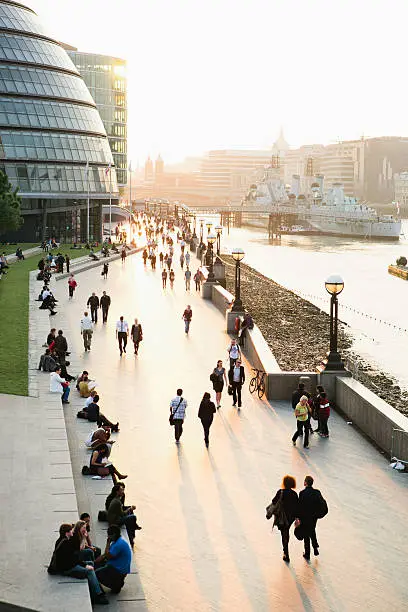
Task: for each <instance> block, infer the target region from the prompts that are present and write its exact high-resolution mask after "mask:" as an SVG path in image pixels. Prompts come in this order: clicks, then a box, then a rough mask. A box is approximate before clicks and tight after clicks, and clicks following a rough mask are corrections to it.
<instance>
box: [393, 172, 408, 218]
mask: <svg viewBox="0 0 408 612" xmlns="http://www.w3.org/2000/svg"><path fill="white" fill-rule="evenodd" d="M394 189H395V195H394V198H395V202H396V203H397V205H398V207H399V209H400V210H401V212H402V213H404V215H406V213H407V212H408V172H407V171H406V172H400V173H399V174H395V176H394Z"/></svg>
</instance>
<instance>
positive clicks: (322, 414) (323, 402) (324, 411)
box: [319, 391, 330, 438]
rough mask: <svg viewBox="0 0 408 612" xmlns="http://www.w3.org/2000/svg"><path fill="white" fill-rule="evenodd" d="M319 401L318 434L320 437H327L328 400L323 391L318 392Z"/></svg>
mask: <svg viewBox="0 0 408 612" xmlns="http://www.w3.org/2000/svg"><path fill="white" fill-rule="evenodd" d="M319 401H320V403H319V424H320V431H319V435H320V436H321V437H322V438H328V437H329V428H328V427H327V421H328V420H329V416H330V402H329V400H328V399H327V395H326V393H325V392H324V391H322V392H321V393H320V400H319Z"/></svg>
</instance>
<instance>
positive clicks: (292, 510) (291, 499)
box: [266, 474, 299, 563]
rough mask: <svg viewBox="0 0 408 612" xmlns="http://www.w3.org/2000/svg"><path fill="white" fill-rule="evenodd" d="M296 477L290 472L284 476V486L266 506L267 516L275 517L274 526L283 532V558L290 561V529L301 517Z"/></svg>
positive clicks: (287, 561) (268, 517)
mask: <svg viewBox="0 0 408 612" xmlns="http://www.w3.org/2000/svg"><path fill="white" fill-rule="evenodd" d="M294 489H296V479H295V478H294V477H293V476H290V475H289V474H286V476H284V477H283V480H282V487H281V488H280V489H279V490H278V491H277V492H276V495H275V497H274V498H273V500H272V503H271V504H270V505H269V506H268V507H267V508H266V518H267V519H268V520H269V519H270V518H272V516H273V517H274V520H273V526H275V525H276V526H277V528H278V529H279V531H280V532H281V538H282V547H283V560H284V561H285V562H286V563H289V561H290V558H289V530H290V527H291V525H292V523H293V522H294V521H295V519H297V518H298V517H299V498H298V494H297V493H296V491H295V490H294Z"/></svg>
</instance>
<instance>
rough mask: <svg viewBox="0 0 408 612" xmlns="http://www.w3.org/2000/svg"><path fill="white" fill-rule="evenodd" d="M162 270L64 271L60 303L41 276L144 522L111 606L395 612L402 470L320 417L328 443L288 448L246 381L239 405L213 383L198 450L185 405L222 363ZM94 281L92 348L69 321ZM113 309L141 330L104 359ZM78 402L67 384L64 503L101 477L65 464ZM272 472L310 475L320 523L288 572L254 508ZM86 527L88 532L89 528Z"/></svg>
mask: <svg viewBox="0 0 408 612" xmlns="http://www.w3.org/2000/svg"><path fill="white" fill-rule="evenodd" d="M175 259H176V260H177V255H176V258H175ZM193 261H195V260H193ZM174 268H175V272H176V282H175V289H174V290H173V291H171V290H170V289H169V288H168V289H167V290H165V291H163V290H162V288H161V281H160V269H159V268H158V269H157V270H156V272H153V271H152V270H151V269H150V268H149V267H147V268H146V270H144V269H143V262H142V259H141V256H140V255H136V256H133V257H129V258H127V261H126V263H125V264H124V265H123V264H121V262H115V263H113V264H112V265H111V266H110V272H109V278H108V280H107V281H106V282H105V281H103V279H102V278H101V276H100V274H99V271H98V269H96V270H91V271H88V272H85V273H83V274H80V275H78V277H77V280H78V283H79V287H78V289H77V291H76V293H75V297H74V299H73V300H72V301H69V300H68V298H67V295H66V288H65V284H64V285H63V284H60V283H58V284H57V285H56V293H57V296H58V298H59V299H60V302H59V305H58V306H59V309H58V310H59V313H58V315H57V316H56V317H52V318H51V321H52V323H53V326H55V327H57V328H58V327H60V326H61V327H62V328H63V329H64V330H65V332H66V335H67V336H68V340H69V342H70V345H71V350H72V359H71V361H72V364H73V366H72V367H71V368H70V369H71V370H73V369H74V371H76V370H77V369H78V370H82V369H84V368H86V369H88V370H89V371H90V373H91V375H92V376H93V377H94V378H96V380H97V382H98V389H99V390H100V394H101V402H100V403H101V407H102V409H103V412H105V413H106V415H107V416H109V417H110V418H112V420H114V421H116V420H119V421H120V424H121V432H120V434H118V436H116V438H117V440H118V443H117V444H116V445H115V447H114V449H113V454H112V458H113V461H114V463H115V464H116V465H117V466H118V468H119V469H120V470H123V471H125V472H126V473H128V474H129V478H128V479H127V481H126V486H127V499H128V501H129V502H130V503H136V504H137V514H138V518H139V522H140V524H141V525H142V526H143V530H142V531H141V532H139V533H138V535H137V540H136V547H135V561H136V566H137V568H138V572H139V575H137V574H135V575H134V576H130V577H129V578H128V582H127V587H126V589H124V590H123V591H122V593H121V595H120V598H121V601H119V602H118V603H117V604H116V606H117V609H118V610H119V609H120V610H121V611H122V610H124V611H125V612H127V610H129V611H130V610H132V611H133V610H135V609H138V608H136V607H135V606H144V602H143V597H146V601H147V605H148V608H149V609H151V610H157V611H160V612H161V611H162V610H166V611H167V610H168V611H172V610H174V611H176V610H177V611H190V610H193V609H194V610H195V611H200V612H201V611H207V610H220V611H221V610H223V611H224V610H225V611H230V610H232V609H239V610H240V611H247V610H248V611H249V610H253V611H256V612H264V611H265V612H266V611H267V610H272V609H276V610H285V611H287V610H289V611H296V612H298V611H299V612H300V611H302V610H316V611H317V610H318V611H319V612H320V611H326V610H330V611H336V612H337V611H338V612H340V611H341V612H343V611H344V612H349V611H354V610H356V611H357V610H361V609H362V608H363V607H367V608H369V609H370V610H374V611H375V612H376V611H378V612H380V611H383V610H385V609H388V610H391V611H393V612H399V611H402V610H405V609H406V601H407V598H408V585H407V581H406V578H405V571H404V570H405V564H406V558H407V554H408V541H407V539H406V538H405V525H406V524H407V520H408V504H407V499H408V497H407V494H408V477H407V475H404V474H398V473H396V472H394V471H391V470H390V469H389V468H388V464H387V462H386V460H384V458H383V457H382V456H381V455H380V454H379V453H378V452H377V451H376V450H375V449H374V448H373V447H372V446H371V445H370V444H369V443H368V442H367V441H366V440H364V439H363V438H362V437H361V436H360V435H359V434H358V433H357V432H356V431H354V430H353V428H352V426H349V425H347V424H346V423H345V422H344V421H343V420H341V419H340V418H339V417H337V415H333V416H332V418H331V419H330V422H329V423H330V428H331V438H330V440H323V439H321V438H317V439H312V442H311V448H310V451H309V452H306V451H304V450H303V449H300V448H296V449H295V448H293V447H292V445H291V442H290V437H291V434H292V433H293V431H294V417H293V414H292V410H291V408H290V406H289V404H287V403H285V402H280V403H278V402H275V403H274V404H273V405H270V404H268V403H267V402H262V401H260V400H258V399H257V398H254V397H252V396H250V394H249V392H248V391H247V386H246V387H245V391H244V401H243V409H242V410H241V412H240V413H239V412H237V411H236V409H235V408H233V407H232V406H231V401H230V398H229V397H228V396H227V395H226V393H224V397H223V403H222V404H223V405H222V408H221V410H220V411H219V412H218V413H217V415H216V418H215V422H214V425H213V427H212V430H211V440H210V448H209V450H207V449H206V448H205V446H204V443H203V434H202V428H201V424H200V422H199V420H198V418H197V411H198V405H199V402H200V399H201V397H202V394H203V392H204V391H205V390H210V388H211V383H210V381H209V374H210V372H211V370H212V368H213V367H214V365H215V363H216V361H217V359H219V358H223V359H224V361H226V357H227V354H226V346H227V343H228V340H229V339H228V337H227V335H226V334H225V332H224V331H223V330H224V322H223V319H222V316H221V315H220V314H219V312H218V311H217V310H216V309H215V307H213V306H212V305H211V304H209V303H208V302H205V301H204V300H202V299H201V297H199V296H198V294H195V292H194V291H191V294H190V295H188V296H186V292H185V290H184V283H183V282H182V273H181V270H180V268H179V266H177V264H176V265H175V266H174ZM192 268H193V270H195V266H194V265H193V266H192ZM103 289H106V290H107V291H108V293H109V294H110V295H111V298H112V307H111V310H110V316H109V321H108V324H107V325H105V326H103V325H102V324H101V323H98V325H97V330H96V331H95V333H94V337H93V344H92V350H91V352H90V353H87V354H85V353H84V352H83V346H82V341H81V336H80V333H79V320H80V318H81V316H82V313H83V309H84V306H85V304H86V301H87V298H88V297H89V295H90V293H91V292H92V291H96V292H97V293H98V294H100V293H101V291H102V290H103ZM187 303H190V304H191V305H192V308H193V322H192V325H191V331H190V334H189V336H186V335H185V334H184V325H183V322H182V320H181V315H182V311H183V310H184V308H185V306H186V304H187ZM121 314H123V315H124V316H125V318H126V319H127V320H128V322H129V323H131V322H132V319H133V317H135V316H137V317H138V318H139V320H140V321H141V323H142V325H143V329H144V340H143V342H142V344H141V347H140V354H139V356H138V357H136V356H134V355H133V352H132V350H131V347H130V346H129V350H128V353H127V354H126V355H124V356H123V357H122V358H120V357H119V352H118V349H117V343H116V340H115V323H116V320H117V319H118V318H119V316H120V315H121ZM67 325H68V326H69V328H70V329H68V328H67ZM246 367H247V376H248V378H249V374H250V372H249V366H248V364H246ZM179 385H181V386H182V387H183V389H184V395H185V397H186V398H187V399H188V401H189V408H188V415H187V420H186V422H185V432H184V434H183V437H182V443H181V445H180V446H179V447H177V446H176V445H175V444H174V440H173V438H172V429H171V428H170V427H169V425H168V403H169V399H170V398H171V397H172V396H173V395H174V394H175V390H176V388H177V387H178V386H179ZM78 405H80V404H79V402H78V400H77V399H76V397H75V392H73V394H72V403H71V405H68V406H67V407H66V408H65V416H66V421H67V423H68V434H69V440H70V449H71V454H72V455H73V463H74V476H75V475H76V486H77V493H79V501H80V504H79V505H80V506H81V499H83V496H84V495H85V497H86V495H88V496H89V488H90V487H91V489H92V490H91V493H92V495H91V500H95V499H97V498H98V496H99V500H100V502H99V507H102V505H103V500H104V496H105V495H106V492H107V490H109V489H110V484H109V483H108V481H93V480H91V479H89V478H84V477H81V476H79V475H78V474H77V470H76V466H77V465H80V464H81V462H83V460H84V459H85V457H87V455H86V452H85V451H84V449H83V447H82V440H83V439H85V437H86V434H87V432H88V427H87V425H86V424H85V423H83V422H79V421H77V420H76V419H75V418H74V414H75V413H76V410H77V408H78ZM287 472H289V473H292V474H293V475H295V476H296V477H297V479H298V483H299V485H301V483H302V481H303V477H304V475H305V474H307V473H311V474H312V475H313V476H314V477H315V479H316V486H317V487H318V488H320V489H321V490H322V491H323V493H324V495H325V497H326V499H327V500H328V503H329V508H330V513H329V515H328V517H327V518H326V519H324V520H323V521H321V524H319V529H318V536H319V541H320V546H321V555H320V557H319V558H317V559H313V560H312V561H311V562H310V563H306V562H305V561H304V559H303V558H302V546H301V543H299V542H297V541H296V540H294V539H292V540H291V542H290V550H291V564H290V565H289V566H287V565H285V564H284V563H283V561H282V559H281V545H280V538H279V535H278V533H275V532H273V533H271V525H270V523H268V522H267V521H266V520H265V511H264V509H265V506H266V505H267V503H269V501H270V498H271V494H273V493H274V492H275V491H276V489H277V488H278V487H279V483H280V481H281V478H282V475H283V474H285V473H287ZM78 487H82V488H80V490H78ZM80 510H81V511H82V510H83V508H80ZM94 510H95V509H94ZM95 529H96V530H97V537H99V534H101V533H102V532H101V531H100V526H97V525H95ZM98 544H99V545H102V544H103V541H101V540H98ZM139 576H140V579H141V585H142V587H143V589H142V588H141V586H140V584H139V583H138V579H139ZM127 599H133V601H130V602H127V601H126V600H127ZM111 608H112V607H111ZM112 609H114V608H112Z"/></svg>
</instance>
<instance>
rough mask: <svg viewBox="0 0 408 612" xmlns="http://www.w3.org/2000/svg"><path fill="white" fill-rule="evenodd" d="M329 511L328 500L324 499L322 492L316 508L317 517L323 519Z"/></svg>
mask: <svg viewBox="0 0 408 612" xmlns="http://www.w3.org/2000/svg"><path fill="white" fill-rule="evenodd" d="M328 512H329V507H328V505H327V502H326V500H325V499H324V497H323V495H322V494H321V493H320V495H319V500H318V506H317V508H316V518H317V519H322V518H324V517H325V516H326V514H328Z"/></svg>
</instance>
